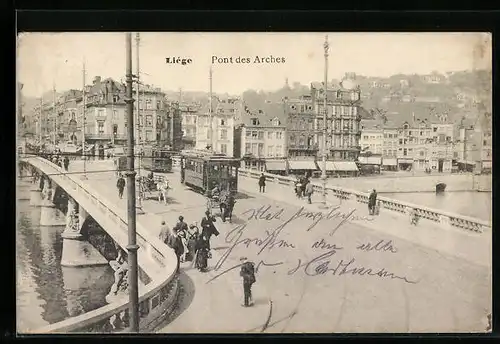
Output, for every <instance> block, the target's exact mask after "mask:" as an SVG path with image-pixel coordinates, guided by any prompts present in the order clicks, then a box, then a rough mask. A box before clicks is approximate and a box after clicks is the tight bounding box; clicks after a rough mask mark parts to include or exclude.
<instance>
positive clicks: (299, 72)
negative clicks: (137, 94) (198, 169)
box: [17, 32, 492, 97]
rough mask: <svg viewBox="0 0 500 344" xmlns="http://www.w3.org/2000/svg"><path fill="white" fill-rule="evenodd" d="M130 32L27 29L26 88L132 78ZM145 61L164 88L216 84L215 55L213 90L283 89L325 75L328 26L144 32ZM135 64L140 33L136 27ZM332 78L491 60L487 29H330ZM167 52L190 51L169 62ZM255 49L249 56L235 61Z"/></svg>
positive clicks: (21, 72)
mask: <svg viewBox="0 0 500 344" xmlns="http://www.w3.org/2000/svg"><path fill="white" fill-rule="evenodd" d="M125 37H126V35H125V34H124V33H108V32H103V33H99V32H95V33H87V32H85V33H21V34H20V35H19V36H18V42H17V44H18V49H17V61H18V63H17V75H18V81H19V82H21V83H23V91H22V92H23V95H24V96H28V97H39V96H40V95H41V94H42V93H44V92H47V91H49V90H51V89H52V87H53V86H55V88H56V90H58V91H59V90H61V91H62V90H68V89H81V88H82V84H83V62H84V61H85V66H86V83H87V84H90V83H91V82H92V79H93V78H94V77H95V76H97V75H99V76H101V77H102V78H106V77H112V78H114V79H116V80H121V79H122V80H125V73H126V70H125V68H126V57H125V56H126V44H125V42H126V41H125ZM140 37H141V40H140V45H139V49H140V52H139V58H140V59H139V67H140V71H141V78H142V80H143V82H145V83H147V84H150V85H154V86H157V87H161V88H162V89H163V90H170V91H178V90H179V89H182V90H185V91H206V92H208V90H209V85H210V82H209V68H210V65H211V64H212V57H213V56H217V57H220V58H223V57H226V58H229V57H232V58H233V63H218V62H217V61H214V63H213V65H212V66H213V67H212V68H213V79H212V85H213V92H216V93H226V92H227V93H229V94H241V93H242V92H244V91H245V90H247V89H255V90H261V89H262V90H266V91H271V90H276V89H279V88H280V87H282V86H283V85H284V83H285V79H286V78H288V80H289V83H290V84H292V83H293V82H300V83H302V84H304V85H309V84H310V83H311V82H312V81H322V80H324V64H325V58H324V48H323V44H324V41H325V33H205V32H203V33H167V32H163V33H153V32H147V33H140ZM132 38H133V40H132V49H133V50H132V56H133V62H132V64H133V72H134V73H135V72H136V48H135V46H136V43H135V33H134V34H133V35H132ZM328 41H329V45H330V48H329V59H328V79H329V80H332V79H340V78H341V77H342V76H343V75H344V74H345V73H346V72H355V73H357V74H361V75H365V76H380V77H387V76H390V75H394V74H399V73H403V74H414V73H416V74H427V73H430V72H432V71H438V72H446V71H460V70H471V69H473V68H477V69H484V68H491V64H492V62H491V61H492V57H491V36H490V35H489V34H487V33H328ZM256 56H260V57H269V56H273V57H275V58H278V57H279V58H284V60H285V62H284V63H255V62H256V61H255V57H256ZM167 57H170V58H172V57H181V58H185V59H191V60H192V62H191V63H190V64H186V65H181V64H171V63H170V64H169V63H166V61H165V59H166V58H167ZM237 57H248V58H250V63H244V64H243V63H236V58H237Z"/></svg>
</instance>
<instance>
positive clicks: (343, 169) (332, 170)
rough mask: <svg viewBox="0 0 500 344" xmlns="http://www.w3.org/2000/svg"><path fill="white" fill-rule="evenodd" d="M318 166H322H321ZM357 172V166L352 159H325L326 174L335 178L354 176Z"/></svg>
mask: <svg viewBox="0 0 500 344" xmlns="http://www.w3.org/2000/svg"><path fill="white" fill-rule="evenodd" d="M320 167H321V168H322V167H323V166H321V164H320ZM358 174H359V169H358V166H357V165H356V163H355V162H354V161H327V162H326V175H327V176H333V177H335V178H342V177H356V176H358Z"/></svg>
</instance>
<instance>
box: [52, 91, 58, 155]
mask: <svg viewBox="0 0 500 344" xmlns="http://www.w3.org/2000/svg"><path fill="white" fill-rule="evenodd" d="M52 113H53V116H54V146H55V145H56V143H57V111H56V84H55V82H54V83H53V84H52Z"/></svg>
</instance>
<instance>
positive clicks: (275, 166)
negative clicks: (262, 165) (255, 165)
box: [266, 160, 286, 171]
mask: <svg viewBox="0 0 500 344" xmlns="http://www.w3.org/2000/svg"><path fill="white" fill-rule="evenodd" d="M266 170H267V171H285V170H286V161H285V160H276V161H266Z"/></svg>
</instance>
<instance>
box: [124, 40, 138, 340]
mask: <svg viewBox="0 0 500 344" xmlns="http://www.w3.org/2000/svg"><path fill="white" fill-rule="evenodd" d="M125 35H126V36H125V39H126V49H127V52H126V55H127V71H126V76H127V94H126V97H125V103H127V121H128V126H127V131H128V138H127V145H128V149H127V155H128V156H127V165H128V166H127V167H128V171H127V204H128V207H127V213H128V245H127V251H128V266H129V307H130V308H129V315H130V332H139V292H138V284H139V283H138V271H137V270H138V267H137V250H138V249H139V246H138V245H137V243H136V236H137V234H136V213H135V211H136V210H135V174H136V172H135V170H134V104H133V103H134V98H133V97H132V34H131V33H130V32H129V33H126V34H125Z"/></svg>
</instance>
